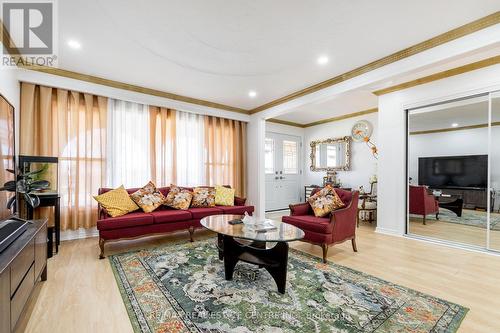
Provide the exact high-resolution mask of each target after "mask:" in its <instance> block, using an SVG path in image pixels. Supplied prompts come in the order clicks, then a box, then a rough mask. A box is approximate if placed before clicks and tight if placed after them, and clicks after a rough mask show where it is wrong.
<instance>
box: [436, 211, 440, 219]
mask: <svg viewBox="0 0 500 333" xmlns="http://www.w3.org/2000/svg"><path fill="white" fill-rule="evenodd" d="M436 220H439V212H437V213H436Z"/></svg>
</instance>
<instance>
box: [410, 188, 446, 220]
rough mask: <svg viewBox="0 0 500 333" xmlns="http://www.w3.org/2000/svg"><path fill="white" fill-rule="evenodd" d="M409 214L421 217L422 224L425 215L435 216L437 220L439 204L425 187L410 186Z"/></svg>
mask: <svg viewBox="0 0 500 333" xmlns="http://www.w3.org/2000/svg"><path fill="white" fill-rule="evenodd" d="M410 214H417V215H422V216H423V222H424V224H425V217H426V215H429V214H436V219H439V202H438V201H437V200H436V198H434V196H433V195H432V194H429V193H428V192H427V188H426V187H425V186H414V185H410Z"/></svg>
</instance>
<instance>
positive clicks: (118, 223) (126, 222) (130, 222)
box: [97, 212, 153, 230]
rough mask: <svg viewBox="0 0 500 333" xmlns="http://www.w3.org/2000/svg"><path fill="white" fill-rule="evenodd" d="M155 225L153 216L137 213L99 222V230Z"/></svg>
mask: <svg viewBox="0 0 500 333" xmlns="http://www.w3.org/2000/svg"><path fill="white" fill-rule="evenodd" d="M149 224H153V216H152V215H151V214H147V213H143V212H137V213H130V214H127V215H123V216H119V217H112V218H107V219H104V220H99V221H97V229H98V230H113V229H121V228H129V227H137V226H145V225H149Z"/></svg>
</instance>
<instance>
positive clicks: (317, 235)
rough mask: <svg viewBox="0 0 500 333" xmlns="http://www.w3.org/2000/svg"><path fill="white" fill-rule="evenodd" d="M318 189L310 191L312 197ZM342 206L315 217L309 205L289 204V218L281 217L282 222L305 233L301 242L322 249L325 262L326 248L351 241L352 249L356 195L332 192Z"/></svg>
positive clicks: (354, 246) (356, 193)
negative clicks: (340, 201)
mask: <svg viewBox="0 0 500 333" xmlns="http://www.w3.org/2000/svg"><path fill="white" fill-rule="evenodd" d="M319 190H320V189H316V190H314V191H313V192H312V193H311V195H312V194H314V193H316V192H317V191H319ZM335 191H336V192H337V194H338V195H339V196H340V199H342V202H343V203H344V204H345V205H346V207H344V208H342V209H338V210H336V211H334V212H332V213H331V214H330V215H329V216H326V217H316V216H314V213H313V211H312V208H311V206H310V205H309V203H307V202H305V203H300V204H295V205H290V216H283V217H282V221H283V222H285V223H289V224H292V225H294V226H296V227H298V228H300V229H302V230H303V231H304V233H305V236H304V238H303V239H302V240H303V241H305V242H308V243H311V244H315V245H319V246H321V248H322V249H323V262H325V263H326V255H327V253H328V246H329V245H332V244H338V243H342V242H345V241H347V240H351V243H352V249H353V250H354V252H357V251H358V250H357V248H356V224H357V215H358V199H359V192H358V191H354V192H350V191H346V190H342V189H335Z"/></svg>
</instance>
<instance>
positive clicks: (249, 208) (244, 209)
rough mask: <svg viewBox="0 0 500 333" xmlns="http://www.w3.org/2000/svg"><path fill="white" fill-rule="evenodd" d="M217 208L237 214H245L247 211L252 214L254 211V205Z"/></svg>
mask: <svg viewBox="0 0 500 333" xmlns="http://www.w3.org/2000/svg"><path fill="white" fill-rule="evenodd" d="M217 208H219V209H222V211H223V212H224V214H235V215H244V214H245V212H247V213H248V214H250V215H251V214H252V213H253V211H254V207H253V206H217Z"/></svg>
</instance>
